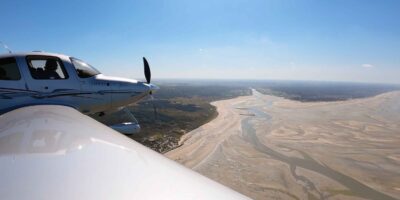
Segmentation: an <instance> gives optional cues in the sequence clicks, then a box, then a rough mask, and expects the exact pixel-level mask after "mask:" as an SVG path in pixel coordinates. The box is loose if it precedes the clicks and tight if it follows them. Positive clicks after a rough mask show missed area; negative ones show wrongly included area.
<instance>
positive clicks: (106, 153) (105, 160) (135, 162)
mask: <svg viewBox="0 0 400 200" xmlns="http://www.w3.org/2000/svg"><path fill="white" fill-rule="evenodd" d="M0 197H1V199H8V200H13V199H18V200H20V199H41V200H47V199H48V200H54V199H68V200H70V199H85V200H88V199H89V200H90V199H93V200H99V199H185V200H186V199H218V200H221V199H248V198H247V197H245V196H243V195H241V194H239V193H237V192H235V191H233V190H231V189H229V188H227V187H225V186H222V185H221V184H219V183H216V182H214V181H212V180H210V179H208V178H206V177H204V176H202V175H200V174H198V173H196V172H194V171H192V170H190V169H187V168H185V167H183V166H181V165H179V164H178V163H175V162H174V161H171V160H169V159H167V158H165V157H164V156H162V155H161V154H158V153H156V152H154V151H152V150H150V149H148V148H146V147H144V146H142V145H141V144H139V143H137V142H135V141H133V140H131V139H130V138H128V137H126V136H124V135H122V134H120V133H118V132H115V131H114V130H112V129H110V128H108V127H106V126H104V125H102V124H100V123H98V122H97V121H95V120H93V119H91V118H90V117H88V116H85V115H83V114H81V113H80V112H78V111H76V110H74V109H73V108H69V107H65V106H51V105H39V106H29V107H23V108H20V109H16V110H13V111H11V112H8V113H5V114H3V115H1V116H0Z"/></svg>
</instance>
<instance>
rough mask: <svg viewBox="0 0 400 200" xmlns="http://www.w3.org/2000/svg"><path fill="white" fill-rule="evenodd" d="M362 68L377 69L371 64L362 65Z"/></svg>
mask: <svg viewBox="0 0 400 200" xmlns="http://www.w3.org/2000/svg"><path fill="white" fill-rule="evenodd" d="M361 66H362V67H365V68H373V67H375V66H374V65H371V64H362V65H361Z"/></svg>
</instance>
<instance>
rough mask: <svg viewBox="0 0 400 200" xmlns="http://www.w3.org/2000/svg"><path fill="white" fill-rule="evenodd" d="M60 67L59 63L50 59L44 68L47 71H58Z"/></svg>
mask: <svg viewBox="0 0 400 200" xmlns="http://www.w3.org/2000/svg"><path fill="white" fill-rule="evenodd" d="M57 67H58V63H57V61H56V60H53V59H49V60H47V61H46V65H45V66H44V70H45V71H56V70H57Z"/></svg>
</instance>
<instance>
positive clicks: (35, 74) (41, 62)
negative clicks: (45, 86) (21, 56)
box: [26, 56, 68, 80]
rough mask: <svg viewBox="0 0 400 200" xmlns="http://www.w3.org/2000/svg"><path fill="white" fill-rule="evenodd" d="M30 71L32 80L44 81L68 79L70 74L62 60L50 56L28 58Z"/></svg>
mask: <svg viewBox="0 0 400 200" xmlns="http://www.w3.org/2000/svg"><path fill="white" fill-rule="evenodd" d="M26 59H27V62H28V66H29V71H30V72H31V75H32V78H34V79H42V80H57V79H67V78H68V74H67V72H66V71H65V68H64V66H63V64H62V62H61V60H60V59H59V58H57V57H49V56H28V57H27V58H26Z"/></svg>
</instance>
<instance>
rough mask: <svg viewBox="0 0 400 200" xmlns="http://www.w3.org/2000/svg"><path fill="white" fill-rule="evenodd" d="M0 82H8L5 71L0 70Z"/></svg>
mask: <svg viewBox="0 0 400 200" xmlns="http://www.w3.org/2000/svg"><path fill="white" fill-rule="evenodd" d="M0 80H9V78H8V76H7V72H6V70H4V69H3V68H0Z"/></svg>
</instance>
